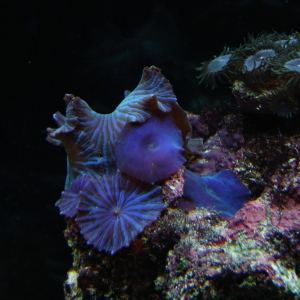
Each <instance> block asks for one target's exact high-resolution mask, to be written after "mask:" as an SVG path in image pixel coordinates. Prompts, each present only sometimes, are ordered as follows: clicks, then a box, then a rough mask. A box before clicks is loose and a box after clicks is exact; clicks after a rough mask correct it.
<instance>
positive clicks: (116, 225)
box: [76, 173, 165, 254]
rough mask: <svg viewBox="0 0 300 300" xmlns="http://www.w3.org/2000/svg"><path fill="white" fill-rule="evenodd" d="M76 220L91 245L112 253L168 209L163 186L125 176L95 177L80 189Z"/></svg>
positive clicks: (124, 245)
mask: <svg viewBox="0 0 300 300" xmlns="http://www.w3.org/2000/svg"><path fill="white" fill-rule="evenodd" d="M80 196H81V200H80V204H79V208H78V214H77V218H76V221H77V222H78V224H79V227H80V228H81V233H82V234H83V235H84V237H85V239H86V240H87V241H88V243H89V244H93V245H94V247H95V248H97V249H98V250H99V251H101V250H105V251H107V252H110V253H111V254H113V253H115V252H116V251H118V250H119V249H121V248H122V247H126V246H129V243H130V242H131V241H132V240H133V239H134V238H135V237H136V236H137V234H138V233H140V232H141V231H142V230H143V229H144V227H145V226H147V225H149V224H150V223H151V222H153V221H155V220H156V219H157V217H158V216H159V215H160V213H161V211H162V210H163V209H164V208H165V205H164V204H163V201H162V196H161V188H160V187H159V186H155V185H150V184H147V183H145V182H140V181H138V180H133V179H129V178H126V177H125V176H122V175H121V174H120V173H117V174H116V175H109V176H107V175H104V176H103V177H98V178H97V179H91V180H90V181H89V183H88V184H87V185H86V186H85V188H84V189H83V190H82V191H81V192H80Z"/></svg>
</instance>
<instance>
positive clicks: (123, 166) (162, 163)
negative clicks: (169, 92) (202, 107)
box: [115, 111, 185, 183]
mask: <svg viewBox="0 0 300 300" xmlns="http://www.w3.org/2000/svg"><path fill="white" fill-rule="evenodd" d="M115 155H116V160H117V167H118V168H119V169H120V171H122V172H124V173H127V174H129V175H130V176H132V177H134V178H138V179H140V180H142V181H145V182H148V183H154V182H156V181H158V180H161V179H164V178H167V177H169V176H170V175H171V174H172V173H175V172H177V171H178V170H179V169H180V167H181V166H182V164H183V163H184V162H185V158H184V149H183V139H182V134H181V131H180V130H179V129H178V128H177V127H176V126H175V124H174V121H173V119H172V117H171V116H170V115H168V114H165V113H162V112H160V111H155V113H154V112H153V114H152V117H151V118H150V119H149V120H148V121H147V122H144V123H138V122H134V123H127V124H126V125H125V127H124V129H123V130H122V131H121V133H120V135H119V137H118V139H117V142H116V145H115Z"/></svg>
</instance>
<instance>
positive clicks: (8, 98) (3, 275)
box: [0, 0, 300, 299]
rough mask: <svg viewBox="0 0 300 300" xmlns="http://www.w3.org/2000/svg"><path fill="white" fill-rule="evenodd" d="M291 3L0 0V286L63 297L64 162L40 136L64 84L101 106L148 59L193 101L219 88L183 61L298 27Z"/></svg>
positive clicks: (7, 292)
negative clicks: (61, 212) (61, 211)
mask: <svg viewBox="0 0 300 300" xmlns="http://www.w3.org/2000/svg"><path fill="white" fill-rule="evenodd" d="M299 14H300V3H299V1H296V0H294V1H291V0H289V1H280V0H277V1H271V0H265V1H259V0H256V1H251V0H248V1H238V0H236V1H225V0H218V1H217V0H210V1H182V0H180V1H176V0H174V1H141V0H140V1H101V0H97V1H94V0H87V1H71V0H68V1H66V0H59V1H57V0H51V1H45V0H44V1H42V0H41V1H30V0H28V1H25V0H24V1H21V0H19V1H14V0H9V1H6V0H1V1H0V25H1V27H0V28H1V29H0V30H1V31H0V38H1V46H0V61H1V68H0V74H1V78H0V80H1V81H0V87H1V94H0V96H1V102H0V103H1V109H0V111H1V144H0V145H1V146H0V147H1V165H0V166H1V167H0V175H1V181H0V191H1V198H0V201H1V202H0V225H1V226H0V298H1V299H25V298H28V299H63V289H62V283H63V281H64V280H65V278H66V277H65V276H66V272H67V270H68V269H69V268H71V265H72V257H71V253H70V249H69V248H68V246H67V244H66V242H65V240H64V237H63V230H64V228H65V224H64V220H63V217H62V216H60V215H59V211H58V209H57V208H56V207H55V206H54V203H55V202H56V201H57V199H59V197H60V192H61V191H62V189H63V186H64V179H65V175H66V162H65V153H64V150H63V149H60V148H58V147H54V146H52V145H50V144H48V143H47V142H46V141H45V137H46V128H47V127H49V126H50V127H55V123H54V121H53V120H52V114H53V113H54V112H56V111H57V110H59V111H61V112H62V113H64V112H65V105H64V101H63V97H64V94H65V93H73V94H75V95H78V96H80V97H81V98H83V99H85V100H86V101H87V102H88V103H89V104H90V106H91V107H92V108H93V109H95V110H96V111H98V112H101V113H110V112H112V111H113V110H114V109H115V107H116V106H117V105H118V104H119V102H120V101H121V100H122V99H123V93H124V91H125V90H126V89H129V90H132V89H134V88H135V87H136V86H137V84H138V82H139V80H140V76H141V73H142V70H143V67H144V66H151V65H155V66H157V67H159V68H161V69H162V73H163V74H164V75H165V76H166V77H167V78H168V79H169V80H170V82H171V84H172V85H173V87H174V92H175V94H176V95H177V97H178V102H179V104H180V105H181V106H182V107H183V108H185V109H190V110H193V111H194V112H195V113H197V111H199V109H200V108H201V107H202V106H203V105H209V103H210V101H212V102H213V101H214V100H215V99H216V98H218V97H219V98H220V97H222V98H225V97H230V91H229V89H228V87H226V89H225V90H219V91H216V92H211V91H210V90H209V89H205V87H204V86H199V85H198V82H197V79H196V75H197V73H196V71H195V67H197V66H199V65H200V63H201V62H203V61H206V60H209V59H211V58H212V57H213V55H219V54H220V53H221V51H222V50H223V47H224V46H225V45H228V46H231V47H235V46H239V44H240V43H243V41H244V38H246V37H247V34H248V33H259V32H262V31H266V32H272V30H276V31H278V32H283V31H285V32H286V33H290V32H291V30H292V29H294V30H295V31H300V28H299V27H300V22H299ZM220 91H221V92H220Z"/></svg>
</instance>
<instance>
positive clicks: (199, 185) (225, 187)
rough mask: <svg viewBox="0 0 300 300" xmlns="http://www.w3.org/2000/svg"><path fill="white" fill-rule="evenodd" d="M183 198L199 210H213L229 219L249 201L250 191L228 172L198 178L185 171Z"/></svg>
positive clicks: (223, 171)
mask: <svg viewBox="0 0 300 300" xmlns="http://www.w3.org/2000/svg"><path fill="white" fill-rule="evenodd" d="M184 178H185V183H184V196H185V197H187V198H189V199H191V200H193V201H194V205H195V206H196V207H200V208H206V209H213V210H215V211H216V212H217V213H218V214H219V215H220V216H221V217H222V218H224V219H230V218H231V217H232V216H234V215H235V213H236V212H237V211H238V210H239V209H240V208H242V207H243V205H244V204H245V203H246V202H247V201H248V200H249V197H250V191H249V190H248V189H247V187H246V186H244V185H243V184H242V183H241V182H240V180H239V179H238V178H237V177H236V175H235V174H234V173H233V172H232V171H230V170H222V171H220V172H218V173H216V174H213V175H206V176H198V175H196V174H195V173H193V172H191V171H189V170H187V169H186V170H185V172H184Z"/></svg>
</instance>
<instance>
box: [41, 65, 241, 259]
mask: <svg viewBox="0 0 300 300" xmlns="http://www.w3.org/2000/svg"><path fill="white" fill-rule="evenodd" d="M176 100H177V99H176V97H175V95H174V94H173V91H172V86H171V85H170V83H169V81H168V80H166V78H165V77H164V76H163V75H162V74H161V73H160V70H159V69H158V68H156V67H150V68H145V69H144V72H143V75H142V79H141V81H140V83H139V85H138V87H137V88H136V89H135V90H134V91H133V92H131V93H129V92H126V93H125V99H124V100H123V101H122V102H121V104H120V105H119V106H118V107H117V109H116V110H115V111H114V112H113V113H112V114H108V115H102V114H98V113H96V112H94V111H93V110H92V109H91V108H90V107H89V106H88V104H87V103H86V102H85V101H83V100H82V99H80V98H79V97H74V96H73V95H70V94H68V95H66V97H65V101H66V104H67V114H66V117H64V116H63V115H61V114H60V113H56V114H55V115H54V119H55V121H56V122H57V124H58V126H59V128H58V129H51V128H49V129H48V138H47V140H48V141H49V142H51V143H52V144H54V145H59V146H63V147H64V148H65V149H66V151H67V155H68V158H67V168H68V169H67V170H68V174H67V180H66V185H65V192H63V193H62V197H61V199H60V200H59V201H58V202H57V205H58V207H59V209H60V211H61V213H62V214H64V215H66V216H67V217H70V218H73V219H74V218H75V221H76V223H77V225H78V226H79V228H80V231H81V233H82V234H83V236H84V238H85V240H86V241H87V242H88V243H89V244H92V245H93V246H94V247H95V248H96V249H98V250H99V251H101V250H105V251H106V252H110V253H115V252H116V251H118V250H119V249H121V248H123V247H126V246H128V245H129V243H130V242H131V241H133V239H134V238H135V237H136V236H137V235H138V233H139V232H141V231H142V230H143V229H144V228H145V227H146V226H148V225H150V224H151V223H152V222H153V221H155V220H156V219H157V218H158V216H159V215H160V214H161V212H162V210H163V209H164V208H165V204H164V203H163V202H162V197H163V196H164V198H165V200H166V202H167V203H168V204H170V203H171V204H172V205H173V203H172V202H173V200H174V199H171V198H172V197H171V194H170V193H169V196H170V197H168V196H167V195H166V194H165V193H162V192H161V188H160V187H159V186H156V185H153V184H152V185H151V184H150V183H155V182H157V181H160V180H166V179H168V177H169V176H170V175H171V174H173V173H175V172H178V173H180V174H181V173H182V172H183V169H184V166H183V164H184V163H185V157H184V154H185V148H186V146H187V145H188V140H189V133H190V131H191V126H190V124H189V122H188V119H187V114H186V112H185V111H183V110H182V109H181V108H180V106H179V105H178V104H177V102H176ZM189 151H190V150H187V152H189ZM190 152H191V151H190ZM124 173H127V174H126V175H125V174H124ZM173 175H175V174H173ZM175 176H176V175H175ZM216 176H217V177H218V175H216ZM219 176H220V175H219ZM179 178H183V177H182V176H179ZM224 181H226V180H225V178H222V180H219V181H218V180H215V179H210V180H209V182H206V184H205V185H200V186H199V184H198V183H196V185H197V190H198V191H200V192H201V193H202V195H203V196H204V198H203V199H206V200H207V202H208V203H205V205H204V206H205V207H213V208H215V206H216V204H215V203H211V201H212V200H213V195H214V194H217V195H219V194H220V193H221V192H220V190H222V191H223V193H224V194H225V195H226V196H227V197H228V198H229V192H228V188H227V187H226V185H230V184H231V183H232V182H234V185H233V186H231V189H229V191H230V192H232V191H233V190H234V191H235V192H237V193H238V192H239V191H240V190H241V184H240V183H238V182H237V179H236V178H235V179H233V178H232V177H230V176H229V179H228V181H227V182H225V183H224ZM187 182H188V180H187ZM216 182H217V183H216ZM213 183H215V184H213ZM222 184H223V185H222ZM180 186H182V184H181V182H180V184H179V185H178V187H180ZM169 187H170V189H171V186H169ZM175 189H176V188H175ZM189 189H191V191H194V187H190V188H189V185H188V183H187V185H186V188H185V191H186V194H187V195H188V190H189ZM245 189H246V188H245ZM226 193H227V194H226ZM173 195H178V196H179V194H178V191H175V193H174V194H173ZM239 197H240V196H238V197H236V198H235V199H237V200H241V199H240V198H241V197H240V198H239ZM169 198H170V199H169ZM220 199H221V200H220V201H219V202H220V203H221V202H222V203H223V202H224V203H225V202H226V201H227V200H228V201H230V199H225V198H224V197H221V198H220ZM224 203H223V206H222V207H221V208H220V211H221V213H222V215H223V216H225V217H228V215H232V214H233V209H232V207H228V206H227V207H225V205H224ZM238 203H239V205H240V203H241V201H239V202H238ZM197 206H202V203H198V204H197ZM236 207H237V206H235V209H236ZM216 208H217V209H218V208H219V207H216ZM226 210H228V211H226ZM69 222H73V221H71V220H69Z"/></svg>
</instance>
